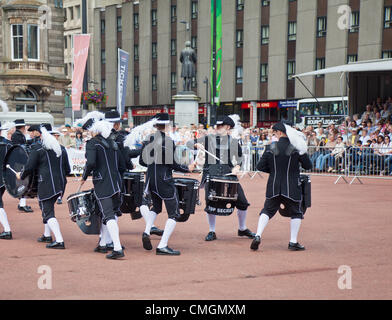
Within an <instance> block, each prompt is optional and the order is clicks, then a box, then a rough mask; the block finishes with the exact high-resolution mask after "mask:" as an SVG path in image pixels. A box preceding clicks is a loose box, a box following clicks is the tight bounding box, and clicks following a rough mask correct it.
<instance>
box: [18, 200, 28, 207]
mask: <svg viewBox="0 0 392 320" xmlns="http://www.w3.org/2000/svg"><path fill="white" fill-rule="evenodd" d="M19 205H20V206H21V207H25V206H26V198H20V200H19Z"/></svg>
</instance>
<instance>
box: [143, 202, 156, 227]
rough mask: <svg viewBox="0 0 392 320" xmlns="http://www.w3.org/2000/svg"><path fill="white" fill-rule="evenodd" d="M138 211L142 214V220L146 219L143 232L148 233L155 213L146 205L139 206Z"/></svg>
mask: <svg viewBox="0 0 392 320" xmlns="http://www.w3.org/2000/svg"><path fill="white" fill-rule="evenodd" d="M140 213H141V214H142V216H143V218H144V220H145V221H146V229H145V230H144V232H145V233H147V234H150V231H151V228H152V226H153V225H154V222H155V219H156V217H157V214H156V213H155V212H154V211H150V209H149V208H148V207H147V206H141V207H140Z"/></svg>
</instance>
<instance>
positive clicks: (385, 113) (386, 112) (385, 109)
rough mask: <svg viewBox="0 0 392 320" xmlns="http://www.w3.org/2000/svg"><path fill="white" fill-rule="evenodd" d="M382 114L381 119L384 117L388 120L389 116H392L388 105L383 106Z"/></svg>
mask: <svg viewBox="0 0 392 320" xmlns="http://www.w3.org/2000/svg"><path fill="white" fill-rule="evenodd" d="M380 114H381V117H382V118H383V119H388V118H389V116H390V115H391V113H390V111H389V108H388V104H387V103H384V104H383V109H382V110H381V112H380Z"/></svg>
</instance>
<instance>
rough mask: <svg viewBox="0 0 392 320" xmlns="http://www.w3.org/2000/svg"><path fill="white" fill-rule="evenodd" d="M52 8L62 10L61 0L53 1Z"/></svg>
mask: <svg viewBox="0 0 392 320" xmlns="http://www.w3.org/2000/svg"><path fill="white" fill-rule="evenodd" d="M54 7H55V8H62V7H63V0H54Z"/></svg>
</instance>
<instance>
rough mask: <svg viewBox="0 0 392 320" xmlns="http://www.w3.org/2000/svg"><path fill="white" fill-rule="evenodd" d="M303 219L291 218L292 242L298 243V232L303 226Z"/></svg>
mask: <svg viewBox="0 0 392 320" xmlns="http://www.w3.org/2000/svg"><path fill="white" fill-rule="evenodd" d="M301 222H302V220H301V219H291V222H290V232H291V237H290V242H292V243H297V242H298V240H297V237H298V232H299V228H300V227H301Z"/></svg>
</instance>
